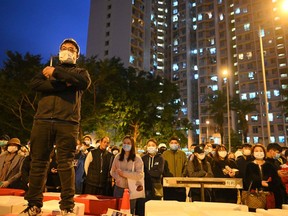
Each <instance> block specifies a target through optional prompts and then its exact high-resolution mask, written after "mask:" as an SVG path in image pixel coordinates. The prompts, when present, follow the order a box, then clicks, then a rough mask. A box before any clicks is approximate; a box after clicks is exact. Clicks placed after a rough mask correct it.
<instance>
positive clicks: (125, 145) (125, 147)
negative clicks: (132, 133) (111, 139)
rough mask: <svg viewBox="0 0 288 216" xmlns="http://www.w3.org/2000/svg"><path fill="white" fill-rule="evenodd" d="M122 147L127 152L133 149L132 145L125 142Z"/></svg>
mask: <svg viewBox="0 0 288 216" xmlns="http://www.w3.org/2000/svg"><path fill="white" fill-rule="evenodd" d="M122 148H123V150H124V151H125V152H129V151H131V148H132V145H129V144H125V143H124V144H123V147H122Z"/></svg>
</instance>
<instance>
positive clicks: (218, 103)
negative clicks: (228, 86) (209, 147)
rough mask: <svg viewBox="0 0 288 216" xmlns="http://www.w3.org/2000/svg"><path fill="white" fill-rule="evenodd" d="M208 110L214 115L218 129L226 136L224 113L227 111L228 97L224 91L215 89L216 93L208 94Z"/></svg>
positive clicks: (222, 135)
mask: <svg viewBox="0 0 288 216" xmlns="http://www.w3.org/2000/svg"><path fill="white" fill-rule="evenodd" d="M207 101H208V108H207V111H208V112H209V113H210V115H211V116H212V119H213V122H214V123H215V124H216V125H217V131H218V132H219V133H220V135H221V140H223V137H224V128H223V125H224V113H227V97H226V94H225V93H223V92H222V91H219V90H218V91H215V92H214V94H210V95H208V98H207Z"/></svg>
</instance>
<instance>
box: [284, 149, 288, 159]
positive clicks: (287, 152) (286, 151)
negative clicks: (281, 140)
mask: <svg viewBox="0 0 288 216" xmlns="http://www.w3.org/2000/svg"><path fill="white" fill-rule="evenodd" d="M284 155H285V157H288V149H286V150H285V154H284Z"/></svg>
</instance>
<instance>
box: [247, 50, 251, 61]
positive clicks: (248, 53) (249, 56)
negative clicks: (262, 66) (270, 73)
mask: <svg viewBox="0 0 288 216" xmlns="http://www.w3.org/2000/svg"><path fill="white" fill-rule="evenodd" d="M246 58H247V59H248V60H250V59H251V58H252V52H247V53H246Z"/></svg>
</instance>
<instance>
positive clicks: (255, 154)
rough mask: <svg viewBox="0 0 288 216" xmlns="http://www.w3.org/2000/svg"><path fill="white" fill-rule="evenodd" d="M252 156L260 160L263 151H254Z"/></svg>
mask: <svg viewBox="0 0 288 216" xmlns="http://www.w3.org/2000/svg"><path fill="white" fill-rule="evenodd" d="M253 155H254V157H255V158H256V159H258V160H262V159H263V158H264V156H265V155H264V152H254V154H253Z"/></svg>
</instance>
